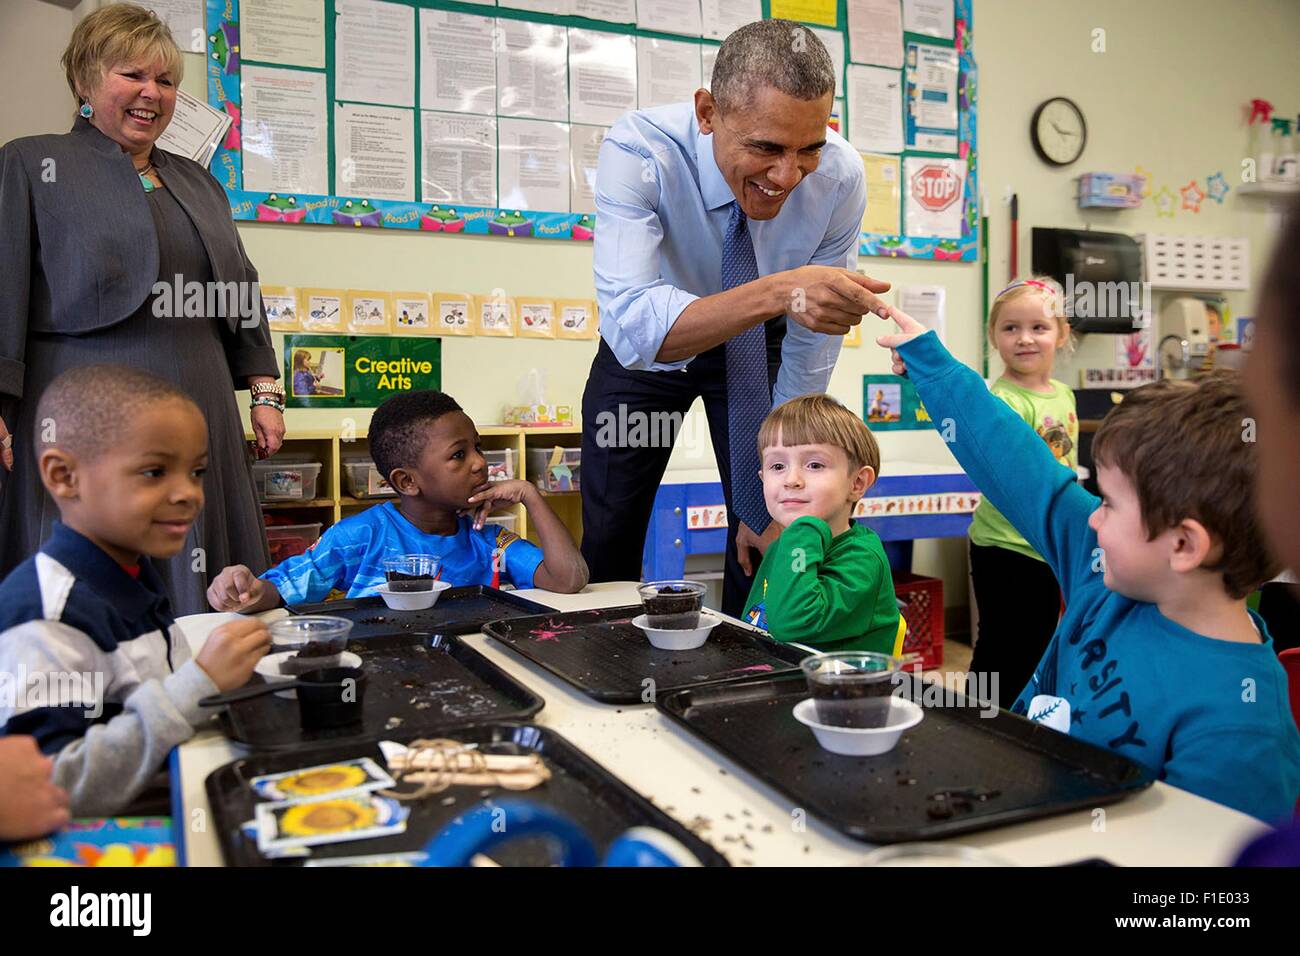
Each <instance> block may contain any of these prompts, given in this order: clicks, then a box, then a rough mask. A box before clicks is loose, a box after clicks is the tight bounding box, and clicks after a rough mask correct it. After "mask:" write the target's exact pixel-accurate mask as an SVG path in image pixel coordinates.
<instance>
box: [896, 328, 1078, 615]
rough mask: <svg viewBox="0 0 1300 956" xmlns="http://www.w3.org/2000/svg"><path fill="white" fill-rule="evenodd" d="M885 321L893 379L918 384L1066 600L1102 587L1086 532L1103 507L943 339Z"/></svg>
mask: <svg viewBox="0 0 1300 956" xmlns="http://www.w3.org/2000/svg"><path fill="white" fill-rule="evenodd" d="M881 317H882V318H892V319H893V320H894V321H895V322H896V323H898V328H899V332H898V333H897V334H893V335H882V336H880V337H879V338H877V339H876V343H877V344H878V345H880V346H882V347H884V348H887V349H891V350H893V357H894V373H895V374H897V375H907V376H908V377H909V378H911V380H912V381H913V383H915V385H916V389H917V392H918V393H919V394H920V396H921V400H922V401H923V402H924V403H925V407H926V411H928V412H929V413H930V418H931V420H933V421H934V422H935V424H936V426H937V427H938V428H939V431H940V434H941V435H942V436H943V438H944V440H945V441H946V442H947V443H948V447H949V449H950V450H951V451H952V453H953V456H954V457H955V458H956V459H957V461H958V463H960V464H961V466H962V468H963V469H964V470H965V472H966V474H967V475H969V476H970V479H971V480H972V481H973V482H975V486H976V487H977V488H979V490H980V492H981V493H983V494H984V495H985V496H987V497H988V499H989V501H990V502H992V503H993V506H994V507H995V508H997V509H998V510H999V511H1000V512H1002V514H1004V515H1005V516H1006V518H1007V520H1008V521H1010V522H1011V524H1012V525H1014V526H1015V529H1016V530H1017V531H1019V532H1020V533H1021V534H1022V535H1024V536H1025V540H1026V541H1028V542H1029V545H1030V547H1032V548H1033V549H1034V550H1035V551H1037V552H1038V553H1039V554H1041V555H1042V556H1043V558H1044V559H1045V560H1046V561H1047V563H1048V564H1049V565H1051V568H1052V571H1053V572H1054V573H1055V574H1056V579H1057V580H1058V581H1059V582H1060V583H1061V587H1062V589H1063V590H1064V591H1065V593H1066V595H1067V597H1068V595H1069V593H1070V591H1071V590H1072V589H1073V588H1074V587H1076V586H1078V585H1080V584H1083V583H1084V582H1086V581H1092V580H1096V581H1099V580H1100V578H1101V575H1100V571H1101V565H1100V562H1096V561H1095V560H1094V557H1095V556H1094V551H1095V550H1096V548H1097V535H1096V533H1095V532H1094V531H1092V530H1091V529H1090V528H1089V527H1088V516H1089V515H1091V514H1092V512H1093V511H1095V510H1096V508H1097V505H1098V499H1097V498H1096V497H1094V496H1093V495H1091V494H1089V493H1088V492H1087V491H1085V490H1084V489H1083V488H1082V487H1080V485H1079V484H1078V482H1077V481H1076V480H1075V474H1074V472H1072V471H1071V470H1070V469H1069V468H1066V467H1064V466H1062V465H1060V464H1059V463H1057V461H1056V459H1055V458H1054V457H1053V456H1052V452H1051V449H1050V448H1048V447H1047V444H1046V443H1045V442H1044V441H1043V440H1042V439H1041V438H1039V437H1038V434H1037V433H1036V432H1035V431H1034V430H1033V428H1032V427H1030V426H1029V425H1028V424H1027V423H1026V422H1025V421H1024V419H1022V418H1021V417H1020V416H1019V415H1017V414H1016V413H1015V411H1013V410H1012V408H1011V407H1010V406H1009V405H1007V404H1006V403H1005V402H1003V401H1002V400H1001V399H1000V398H998V397H997V396H996V395H994V394H993V393H992V392H990V391H989V390H988V387H987V386H986V385H985V384H984V381H983V380H982V379H981V378H980V377H979V376H978V375H976V374H975V372H974V371H973V370H971V369H969V368H967V367H966V366H965V365H963V364H962V363H960V362H958V361H957V360H956V359H955V358H953V357H952V355H951V354H950V353H949V352H948V350H947V349H946V348H944V347H943V343H942V342H940V341H939V337H938V336H937V335H935V334H933V333H932V332H929V330H927V329H926V328H925V326H923V325H921V323H919V322H917V321H916V320H915V319H914V318H912V317H911V316H910V315H908V314H907V313H905V312H902V311H900V310H898V309H894V308H887V309H885V310H884V314H882V316H881ZM1094 564H1096V565H1097V572H1096V573H1093V570H1092V567H1093V565H1094Z"/></svg>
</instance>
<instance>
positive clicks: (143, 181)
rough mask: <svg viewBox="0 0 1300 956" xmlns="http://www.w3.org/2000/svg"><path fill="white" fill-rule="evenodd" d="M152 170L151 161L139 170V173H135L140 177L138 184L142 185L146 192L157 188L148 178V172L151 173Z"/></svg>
mask: <svg viewBox="0 0 1300 956" xmlns="http://www.w3.org/2000/svg"><path fill="white" fill-rule="evenodd" d="M152 171H153V163H150V164H149V165H148V166H146V167H145V168H144V169H142V170H140V171H139V173H137V175H138V176H139V177H140V185H141V186H143V187H144V191H145V192H147V193H151V192H153V191H154V190H155V189H157V188H158V187H157V186H155V185H154V184H153V182H151V181H150V179H149V173H151V172H152Z"/></svg>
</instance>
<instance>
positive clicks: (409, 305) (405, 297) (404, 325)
mask: <svg viewBox="0 0 1300 956" xmlns="http://www.w3.org/2000/svg"><path fill="white" fill-rule="evenodd" d="M430 314H431V307H430V296H429V293H427V292H394V293H393V333H394V334H396V335H432V334H433V321H432V320H431V319H430Z"/></svg>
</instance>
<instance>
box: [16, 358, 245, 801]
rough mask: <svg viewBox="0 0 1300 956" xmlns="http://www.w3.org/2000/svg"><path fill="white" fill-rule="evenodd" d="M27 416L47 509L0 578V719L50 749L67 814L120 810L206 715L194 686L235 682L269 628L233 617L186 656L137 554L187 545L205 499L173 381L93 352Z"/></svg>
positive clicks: (241, 680)
mask: <svg viewBox="0 0 1300 956" xmlns="http://www.w3.org/2000/svg"><path fill="white" fill-rule="evenodd" d="M36 421H37V422H38V423H40V424H38V428H39V429H40V431H39V432H38V433H37V434H36V435H35V436H34V446H35V448H36V452H37V461H38V465H39V468H40V473H41V478H42V480H43V482H44V484H45V488H46V490H47V491H48V492H49V493H50V496H51V497H52V498H53V499H54V502H55V504H56V505H58V508H59V515H60V518H61V522H59V523H57V524H55V526H54V531H53V533H52V534H51V535H50V537H49V539H48V540H47V541H46V542H45V543H44V544H43V545H42V546H41V550H40V551H38V552H37V553H36V554H35V555H34V556H32V557H31V558H28V559H27V560H26V561H24V562H23V563H22V564H20V565H18V567H16V568H14V570H13V571H12V572H11V573H10V574H9V576H8V577H7V578H5V580H4V582H3V584H0V674H4V675H6V676H7V677H8V678H9V681H10V690H11V691H12V693H6V694H0V733H3V734H5V735H16V734H30V735H31V736H32V737H34V738H35V739H36V742H37V743H38V744H39V746H40V748H41V750H43V751H44V752H45V753H46V754H50V755H52V756H53V757H54V773H53V782H54V784H55V785H57V786H59V787H62V788H63V789H64V790H66V791H67V793H68V797H69V800H70V803H71V812H72V815H73V816H99V815H112V814H118V813H121V812H123V811H124V810H126V809H127V808H128V807H129V805H130V803H131V801H132V800H134V799H135V798H136V797H137V796H139V795H140V794H141V793H142V792H143V791H145V789H146V788H148V787H149V786H150V785H151V784H153V783H155V780H154V778H155V776H156V775H157V774H158V771H159V770H160V769H161V768H162V766H163V763H164V761H165V759H166V757H167V754H168V752H169V751H170V750H171V749H172V748H173V747H174V746H176V745H177V744H179V743H182V742H183V741H185V740H188V739H189V738H190V737H191V736H192V735H193V734H194V730H195V728H196V727H198V726H199V725H200V723H202V722H204V721H206V720H208V719H209V718H211V716H212V714H213V711H212V710H211V709H204V708H200V707H199V705H198V702H199V699H200V698H202V697H206V696H208V695H209V694H215V693H217V692H219V691H227V690H233V689H234V688H236V687H240V686H242V685H243V684H245V683H247V681H248V679H249V678H250V677H251V676H252V674H253V668H254V666H255V665H256V664H257V661H258V660H259V659H260V658H261V657H262V655H263V654H265V653H266V650H267V648H268V647H269V646H270V643H271V638H270V635H269V634H268V633H267V630H266V627H265V626H264V625H263V624H262V623H261V622H260V621H257V620H241V621H236V622H233V623H230V624H226V625H223V626H222V627H219V628H217V629H216V630H214V631H213V632H212V634H211V636H210V637H209V638H208V639H207V642H206V643H205V644H204V645H203V649H202V650H201V651H200V653H199V655H198V657H197V658H196V659H191V658H190V651H189V645H188V644H187V643H186V640H185V637H184V635H183V634H182V633H181V632H180V630H179V629H178V628H177V627H176V626H175V623H174V622H173V620H172V614H171V609H170V606H169V604H168V601H167V598H166V596H165V594H164V593H163V587H162V582H161V579H160V578H159V576H158V573H157V571H155V570H154V568H153V565H152V564H151V563H150V559H151V558H170V557H172V556H173V555H175V554H176V553H177V552H178V551H179V550H180V549H181V548H182V547H183V546H184V545H185V537H186V535H187V534H188V532H189V529H190V525H192V524H193V523H194V519H195V518H196V517H197V515H198V513H199V511H200V509H202V507H203V472H204V469H205V468H206V465H207V455H208V453H207V442H208V429H207V425H206V424H205V423H204V420H203V415H202V414H201V413H200V412H199V410H198V408H197V407H196V406H195V405H194V403H193V402H192V401H191V400H190V399H189V398H188V397H186V395H185V394H184V393H183V392H181V391H180V390H179V389H177V388H176V387H175V386H173V385H171V384H170V383H168V382H165V381H163V380H162V379H159V378H155V377H154V376H152V375H147V374H145V373H143V372H139V371H136V370H134V369H128V368H124V367H121V366H112V365H92V366H87V367H83V368H78V369H73V370H71V371H69V372H65V373H64V374H62V375H60V376H59V377H58V378H56V379H55V380H54V381H53V382H51V383H50V385H49V387H48V388H47V389H46V390H45V394H44V395H42V396H41V399H40V404H39V405H38V406H37V414H36Z"/></svg>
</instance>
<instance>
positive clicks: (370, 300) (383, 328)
mask: <svg viewBox="0 0 1300 956" xmlns="http://www.w3.org/2000/svg"><path fill="white" fill-rule="evenodd" d="M392 312H393V303H392V299H391V298H389V295H388V293H387V292H378V291H374V290H366V289H349V290H348V323H347V325H348V331H349V332H351V333H353V334H354V335H388V334H389V333H390V332H392V330H393V315H392Z"/></svg>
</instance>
